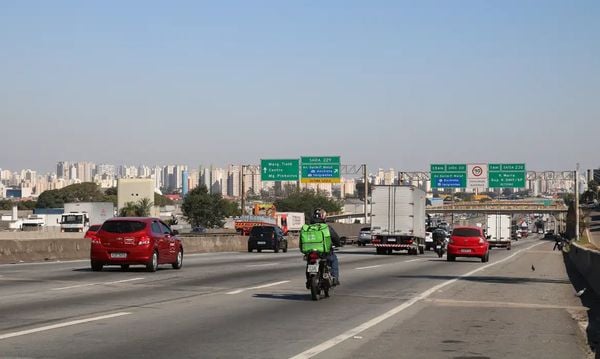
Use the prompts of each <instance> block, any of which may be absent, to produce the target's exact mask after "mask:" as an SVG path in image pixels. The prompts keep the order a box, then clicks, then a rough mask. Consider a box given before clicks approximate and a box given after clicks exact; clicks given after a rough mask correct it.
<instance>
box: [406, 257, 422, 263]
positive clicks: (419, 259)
mask: <svg viewBox="0 0 600 359" xmlns="http://www.w3.org/2000/svg"><path fill="white" fill-rule="evenodd" d="M424 260H425V259H422V258H417V259H411V260H408V261H404V263H410V262H419V261H424Z"/></svg>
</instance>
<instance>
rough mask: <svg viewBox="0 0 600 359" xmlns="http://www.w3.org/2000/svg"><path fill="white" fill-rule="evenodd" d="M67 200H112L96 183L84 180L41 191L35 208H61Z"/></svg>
mask: <svg viewBox="0 0 600 359" xmlns="http://www.w3.org/2000/svg"><path fill="white" fill-rule="evenodd" d="M69 202H112V199H111V198H110V197H109V196H106V195H105V194H104V192H102V190H101V189H100V187H99V186H98V185H97V184H95V183H93V182H85V183H78V184H72V185H70V186H67V187H65V188H62V189H54V190H49V191H45V192H42V193H41V194H40V196H39V197H38V200H37V208H62V207H64V206H65V203H69ZM113 203H114V202H113Z"/></svg>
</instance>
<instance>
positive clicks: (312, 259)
mask: <svg viewBox="0 0 600 359" xmlns="http://www.w3.org/2000/svg"><path fill="white" fill-rule="evenodd" d="M318 260H319V253H317V252H310V253H309V254H308V261H309V263H310V264H315V263H317V261H318Z"/></svg>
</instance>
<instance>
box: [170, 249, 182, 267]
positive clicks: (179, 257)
mask: <svg viewBox="0 0 600 359" xmlns="http://www.w3.org/2000/svg"><path fill="white" fill-rule="evenodd" d="M171 265H172V266H173V269H181V267H183V249H181V248H180V249H179V252H177V259H176V260H175V263H173V264H171Z"/></svg>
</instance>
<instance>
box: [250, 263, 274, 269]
mask: <svg viewBox="0 0 600 359" xmlns="http://www.w3.org/2000/svg"><path fill="white" fill-rule="evenodd" d="M278 264H279V263H264V264H249V265H247V266H246V267H248V268H253V267H268V266H276V265H278Z"/></svg>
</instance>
